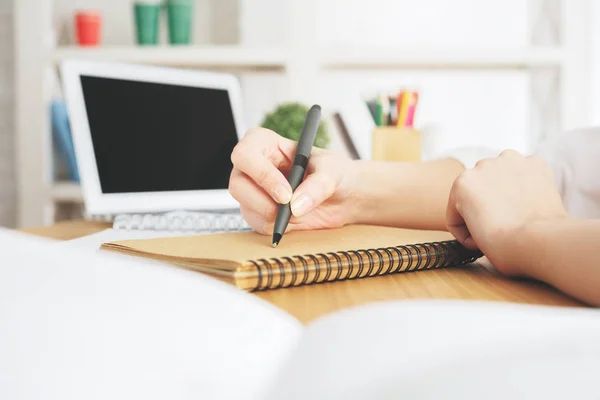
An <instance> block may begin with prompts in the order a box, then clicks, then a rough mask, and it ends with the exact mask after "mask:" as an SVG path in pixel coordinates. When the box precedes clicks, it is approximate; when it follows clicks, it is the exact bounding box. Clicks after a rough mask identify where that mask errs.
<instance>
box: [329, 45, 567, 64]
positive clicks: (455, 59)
mask: <svg viewBox="0 0 600 400" xmlns="http://www.w3.org/2000/svg"><path fill="white" fill-rule="evenodd" d="M322 60H323V64H324V65H323V66H324V67H325V68H330V69H353V68H361V69H384V68H389V69H392V68H421V69H524V68H530V67H560V66H561V65H562V63H563V61H564V60H565V57H564V54H563V51H562V49H560V48H558V49H557V48H535V47H533V48H522V49H467V50H464V49H458V50H454V49H447V48H446V49H423V48H404V49H402V48H398V49H389V48H381V49H377V48H352V49H344V48H341V49H331V50H329V51H324V52H323V55H322Z"/></svg>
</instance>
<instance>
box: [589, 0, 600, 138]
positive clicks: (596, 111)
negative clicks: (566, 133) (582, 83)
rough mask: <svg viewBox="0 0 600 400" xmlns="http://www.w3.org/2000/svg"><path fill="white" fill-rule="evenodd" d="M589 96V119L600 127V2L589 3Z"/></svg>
mask: <svg viewBox="0 0 600 400" xmlns="http://www.w3.org/2000/svg"><path fill="white" fill-rule="evenodd" d="M591 14H592V21H593V23H591V24H590V25H591V38H590V39H591V40H590V42H591V48H592V54H591V68H590V72H591V95H590V108H589V109H590V114H591V115H590V117H591V122H592V124H593V125H595V126H600V2H599V1H592V2H591Z"/></svg>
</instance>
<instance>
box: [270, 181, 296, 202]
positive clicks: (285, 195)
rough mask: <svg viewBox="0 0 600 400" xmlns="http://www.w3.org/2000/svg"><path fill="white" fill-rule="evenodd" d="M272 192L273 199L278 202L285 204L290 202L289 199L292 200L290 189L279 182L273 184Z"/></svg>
mask: <svg viewBox="0 0 600 400" xmlns="http://www.w3.org/2000/svg"><path fill="white" fill-rule="evenodd" d="M273 194H274V197H275V200H276V201H277V202H278V203H279V204H287V203H289V202H290V200H292V194H291V193H290V191H289V190H288V189H287V188H286V187H285V186H283V185H281V184H280V185H277V186H275V190H273Z"/></svg>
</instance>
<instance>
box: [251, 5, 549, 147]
mask: <svg viewBox="0 0 600 400" xmlns="http://www.w3.org/2000/svg"><path fill="white" fill-rule="evenodd" d="M284 3H285V2H282V1H280V0H242V6H241V10H242V11H241V16H242V18H243V19H242V22H241V24H242V25H241V41H242V43H244V44H247V45H254V46H261V45H279V44H282V43H285V38H286V35H285V33H286V24H285V20H284V19H283V18H282V17H281V15H284V13H285V4H284ZM531 5H532V2H531V1H523V0H502V1H483V2H482V1H480V0H453V1H445V0H419V1H415V0H369V1H365V0H319V2H318V12H319V14H318V35H317V36H318V38H319V40H320V47H321V48H323V49H328V48H340V47H356V46H365V47H371V46H374V47H379V48H385V47H405V48H411V47H421V48H422V47H430V48H431V47H433V48H465V47H467V48H468V47H482V46H485V47H488V48H489V47H492V48H502V47H519V46H528V45H529V44H530V38H531V36H532V33H531V30H530V25H531V24H530V21H531V19H532V15H531V14H532V10H531ZM538 41H540V39H539V38H538ZM252 79H253V81H254V82H253V85H254V86H257V87H258V86H261V87H262V88H263V91H266V92H268V91H269V90H275V89H276V85H277V82H276V81H274V80H273V78H272V77H269V78H265V79H261V78H260V77H254V78H252ZM306 84H307V85H312V86H313V89H314V93H315V102H320V103H322V104H324V105H325V106H326V107H327V108H328V109H329V110H334V109H336V108H337V107H339V106H341V105H342V104H343V103H344V102H345V101H347V99H348V98H352V97H354V98H359V96H361V95H365V94H367V93H374V92H376V91H377V90H382V91H386V90H395V89H397V88H401V87H403V86H407V87H416V88H419V89H420V90H421V94H422V97H421V100H422V103H421V107H420V109H419V115H418V123H419V124H420V126H421V127H423V126H427V127H428V128H431V131H432V132H434V134H435V137H436V139H435V141H434V147H435V149H434V150H437V151H444V150H446V149H448V148H451V147H454V146H462V145H487V146H490V147H492V148H495V149H503V148H516V149H518V150H520V151H524V152H528V151H530V150H531V143H530V142H529V140H528V137H529V132H530V103H529V89H530V85H531V81H530V76H529V74H528V73H526V72H519V71H514V72H513V71H483V72H482V71H466V72H459V71H429V72H419V71H387V70H386V71H382V70H370V71H334V72H326V73H324V74H322V75H321V76H320V78H319V79H318V81H316V82H307V83H306ZM247 95H250V94H249V93H247ZM265 96H266V95H264V94H263V106H262V107H263V108H264V109H268V108H269V106H268V105H267V103H266V99H264V97H265Z"/></svg>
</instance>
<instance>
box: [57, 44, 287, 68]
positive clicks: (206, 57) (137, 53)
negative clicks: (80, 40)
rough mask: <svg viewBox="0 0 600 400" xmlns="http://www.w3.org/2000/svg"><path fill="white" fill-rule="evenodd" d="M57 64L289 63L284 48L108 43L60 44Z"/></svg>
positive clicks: (248, 65) (219, 65)
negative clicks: (97, 45) (88, 45)
mask: <svg viewBox="0 0 600 400" xmlns="http://www.w3.org/2000/svg"><path fill="white" fill-rule="evenodd" d="M52 58H53V60H54V62H55V63H60V62H61V61H63V60H67V59H82V60H94V61H111V62H126V63H137V64H154V65H163V66H173V67H193V68H200V67H203V68H206V67H211V68H222V67H227V68H231V67H233V68H243V69H248V70H275V71H278V70H283V69H284V68H285V67H286V64H287V62H288V58H289V57H288V54H287V51H286V50H285V49H270V48H242V47H239V46H186V47H167V46H161V47H137V46H107V47H100V48H81V47H76V46H69V47H59V48H58V49H57V50H56V51H55V52H54V53H53V57H52Z"/></svg>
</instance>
